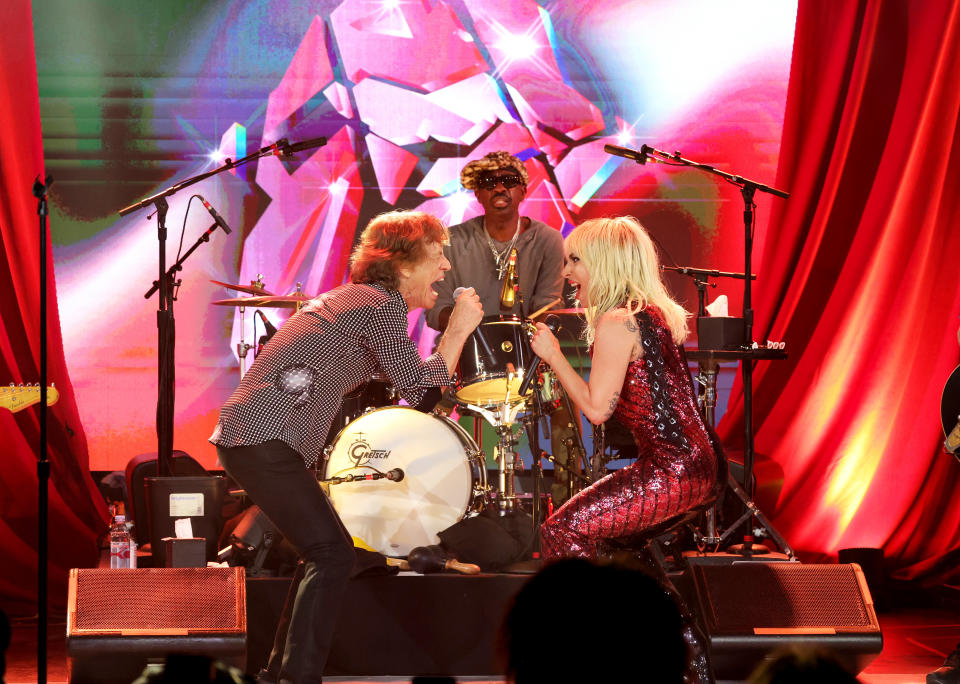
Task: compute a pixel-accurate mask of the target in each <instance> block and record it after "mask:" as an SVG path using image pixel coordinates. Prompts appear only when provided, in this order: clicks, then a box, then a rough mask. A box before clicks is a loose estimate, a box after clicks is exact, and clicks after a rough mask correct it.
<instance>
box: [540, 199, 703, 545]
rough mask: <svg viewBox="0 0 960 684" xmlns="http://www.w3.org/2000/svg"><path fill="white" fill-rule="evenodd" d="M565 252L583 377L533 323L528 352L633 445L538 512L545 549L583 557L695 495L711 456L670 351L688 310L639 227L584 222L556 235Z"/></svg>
mask: <svg viewBox="0 0 960 684" xmlns="http://www.w3.org/2000/svg"><path fill="white" fill-rule="evenodd" d="M564 255H565V260H564V261H565V265H564V270H563V275H564V277H565V278H566V279H567V280H568V281H569V282H570V284H571V285H573V286H574V287H575V288H576V289H577V297H578V299H579V300H580V303H581V304H582V305H583V306H584V307H585V309H586V319H587V330H586V338H587V342H588V344H590V347H591V356H592V362H591V370H590V379H589V381H585V380H584V379H583V378H581V377H580V375H579V374H578V373H577V371H576V370H574V369H573V367H572V366H571V365H570V364H569V362H568V361H567V360H566V358H565V357H564V355H563V352H562V351H561V350H560V345H559V343H558V342H557V340H556V338H555V337H554V336H553V335H552V334H551V332H550V330H549V329H548V328H547V327H546V326H545V325H543V324H542V323H541V324H538V325H537V332H536V333H535V335H534V337H533V342H532V346H533V351H534V352H535V353H536V354H537V355H539V356H540V358H542V359H543V360H544V361H545V362H546V363H547V364H548V365H549V366H550V367H551V368H552V369H553V371H554V373H555V374H556V376H557V378H558V379H559V380H560V383H561V384H562V385H563V387H564V389H565V390H566V391H567V393H568V394H569V395H570V398H571V399H572V400H573V401H574V402H575V403H576V404H577V405H578V406H579V407H580V409H581V410H582V411H583V413H584V415H585V416H586V417H587V419H588V420H589V421H590V422H591V423H593V424H595V425H599V424H600V423H603V422H605V421H606V420H607V419H609V418H610V417H614V418H616V419H617V420H618V421H619V422H620V423H622V424H623V425H624V427H626V428H628V429H629V430H630V432H631V434H632V435H633V439H634V441H635V442H636V444H637V449H638V454H639V455H638V457H637V460H636V461H635V462H634V463H632V464H631V465H629V466H627V467H625V468H622V469H620V470H618V471H616V472H614V473H611V474H610V475H607V476H606V477H604V478H602V479H600V480H598V481H597V482H595V483H594V484H592V485H591V486H590V487H588V488H586V489H584V490H583V491H581V492H580V493H579V494H577V495H576V496H575V497H573V498H572V499H570V501H568V502H567V503H566V504H564V505H563V506H562V507H560V508H559V509H558V510H557V511H556V512H555V513H554V514H553V515H552V516H550V518H548V519H547V521H546V522H545V523H544V525H543V530H542V534H543V556H544V558H545V559H549V558H553V557H557V556H582V557H587V558H591V557H594V556H595V555H596V552H597V550H596V547H597V543H598V542H601V541H604V540H609V539H616V538H619V537H632V536H635V535H637V534H641V533H642V532H643V531H644V530H646V529H648V528H650V527H651V526H653V525H656V524H657V523H659V522H662V521H664V520H666V519H668V518H671V517H673V516H675V515H677V514H679V513H683V512H684V511H687V510H689V509H690V508H692V507H694V506H696V505H698V504H700V503H702V502H703V501H705V500H706V499H707V497H709V496H710V494H711V490H712V489H713V487H714V485H715V484H716V481H717V458H718V456H717V454H716V452H715V451H714V448H713V446H712V444H711V440H710V436H709V435H708V433H707V430H706V427H705V426H704V423H703V420H702V419H701V417H700V414H699V412H698V411H697V405H696V397H695V393H694V389H693V383H692V382H691V380H690V373H689V370H688V369H687V367H686V364H685V363H684V360H683V357H682V355H681V351H680V349H679V345H680V344H681V343H682V342H683V340H684V339H685V338H686V336H687V318H688V316H689V314H688V312H687V311H686V310H685V309H684V308H683V307H681V306H680V305H679V304H678V303H677V302H675V301H674V300H673V299H672V298H671V297H670V295H669V294H668V293H667V290H666V288H665V287H664V284H663V281H662V280H661V279H660V263H659V259H658V258H657V253H656V251H655V249H654V247H653V243H652V242H651V240H650V237H649V236H648V235H647V233H646V231H645V230H644V229H643V227H642V226H641V225H640V224H639V223H638V222H637V221H636V219H633V218H631V217H620V218H610V219H594V220H590V221H587V222H585V223H584V224H582V225H581V226H580V227H579V228H577V229H576V230H574V231H573V232H572V233H571V234H570V236H569V237H567V239H566V241H565V243H564Z"/></svg>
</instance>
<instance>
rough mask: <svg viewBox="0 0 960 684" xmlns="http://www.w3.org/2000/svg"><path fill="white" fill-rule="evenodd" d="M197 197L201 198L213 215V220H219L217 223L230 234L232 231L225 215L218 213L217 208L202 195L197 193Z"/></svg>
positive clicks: (201, 201)
mask: <svg viewBox="0 0 960 684" xmlns="http://www.w3.org/2000/svg"><path fill="white" fill-rule="evenodd" d="M197 197H199V198H200V203H201V204H202V205H203V206H204V207H205V208H206V210H207V211H209V212H210V215H211V216H212V217H213V220H214V221H216V222H217V225H218V226H220V227H221V228H223V232H224V233H226V234H227V235H229V234H230V233H231V232H232V231H231V230H230V226H228V225H227V222H226V221H224V220H223V217H222V216H221V215H220V214H218V213H217V210H216V209H214V208H213V206H211V204H210V203H209V202H208V201H207V200H205V199H203V197H200V195H197Z"/></svg>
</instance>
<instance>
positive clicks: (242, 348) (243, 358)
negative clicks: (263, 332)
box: [237, 306, 253, 380]
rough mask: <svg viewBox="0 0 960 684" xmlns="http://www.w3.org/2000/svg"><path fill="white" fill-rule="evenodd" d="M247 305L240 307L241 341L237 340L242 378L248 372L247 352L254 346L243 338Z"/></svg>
mask: <svg viewBox="0 0 960 684" xmlns="http://www.w3.org/2000/svg"><path fill="white" fill-rule="evenodd" d="M246 308H247V307H245V306H241V307H240V341H239V342H237V359H238V360H239V361H240V379H241V380H243V375H244V373H246V365H247V352H248V351H250V349H252V348H253V345H252V344H250V343H249V342H246V341H245V340H244V339H243V312H244V311H245V310H246Z"/></svg>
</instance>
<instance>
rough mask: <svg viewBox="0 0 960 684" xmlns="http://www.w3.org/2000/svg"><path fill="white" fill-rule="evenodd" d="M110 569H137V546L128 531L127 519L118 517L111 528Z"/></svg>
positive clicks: (121, 516)
mask: <svg viewBox="0 0 960 684" xmlns="http://www.w3.org/2000/svg"><path fill="white" fill-rule="evenodd" d="M110 567H111V568H135V567H137V545H136V543H135V542H134V541H133V537H132V536H131V535H130V531H129V530H128V529H127V518H126V516H123V515H118V516H116V517H114V519H113V525H112V526H111V527H110Z"/></svg>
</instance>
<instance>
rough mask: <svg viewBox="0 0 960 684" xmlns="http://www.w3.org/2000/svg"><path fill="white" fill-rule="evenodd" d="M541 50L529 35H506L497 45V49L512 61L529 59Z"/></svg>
mask: <svg viewBox="0 0 960 684" xmlns="http://www.w3.org/2000/svg"><path fill="white" fill-rule="evenodd" d="M539 48H540V46H539V45H538V44H537V41H535V40H534V39H533V37H532V36H528V35H524V34H521V35H505V36H503V38H501V39H500V41H499V42H498V43H497V49H498V50H500V51H501V52H503V54H505V55H506V56H507V58H508V59H509V60H510V61H516V60H518V59H529V58H530V57H533V55H534V54H535V53H536V51H537V50H538V49H539Z"/></svg>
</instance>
